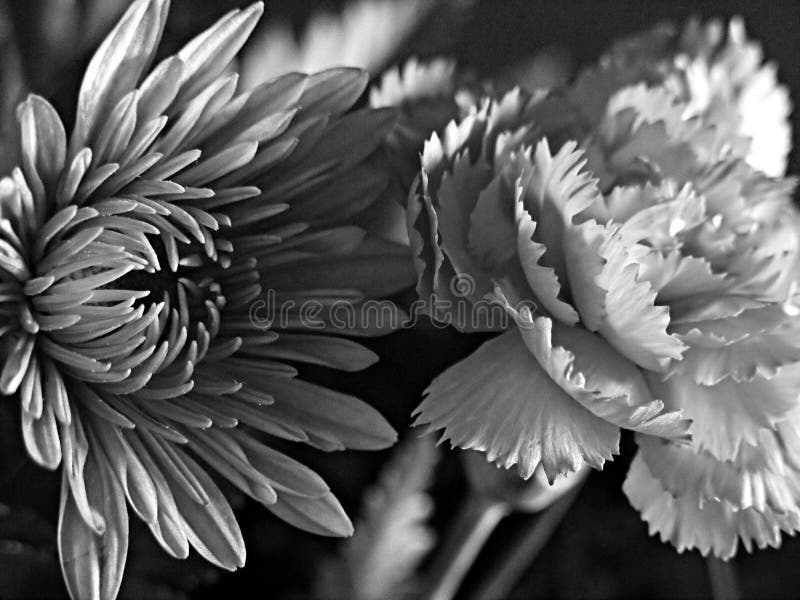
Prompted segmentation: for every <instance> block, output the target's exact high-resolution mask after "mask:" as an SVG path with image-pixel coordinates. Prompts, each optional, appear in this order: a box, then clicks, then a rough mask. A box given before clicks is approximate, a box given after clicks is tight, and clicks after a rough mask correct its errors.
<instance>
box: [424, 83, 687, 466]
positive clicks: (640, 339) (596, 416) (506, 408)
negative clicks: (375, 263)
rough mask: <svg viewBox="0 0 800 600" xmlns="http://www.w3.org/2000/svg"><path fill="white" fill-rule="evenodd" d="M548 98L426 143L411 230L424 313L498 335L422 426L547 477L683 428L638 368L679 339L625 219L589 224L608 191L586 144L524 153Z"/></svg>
mask: <svg viewBox="0 0 800 600" xmlns="http://www.w3.org/2000/svg"><path fill="white" fill-rule="evenodd" d="M547 104H548V102H547V101H546V99H545V98H544V96H542V95H539V96H534V97H529V96H527V95H525V94H522V93H520V92H519V91H515V92H512V93H510V94H508V95H507V96H506V97H505V98H503V100H501V101H500V102H492V101H490V102H485V103H484V104H483V105H482V106H481V108H479V109H476V110H475V111H474V112H473V113H472V114H471V115H469V116H468V117H467V118H465V119H464V120H462V121H461V122H460V123H455V122H453V123H452V124H451V125H449V126H448V127H447V128H446V130H445V132H444V135H443V138H442V139H439V137H438V136H434V137H432V138H431V139H430V140H429V141H428V143H427V144H426V146H425V151H424V153H423V157H422V173H421V177H420V179H419V182H418V185H417V187H416V189H415V191H414V193H412V195H411V196H410V198H409V205H408V223H409V236H410V238H411V241H412V248H413V250H414V253H415V257H416V266H417V273H418V284H417V292H418V294H419V295H420V297H421V298H425V299H427V298H430V299H431V304H430V312H431V313H432V315H433V316H434V318H439V319H444V318H448V317H449V318H451V320H452V322H453V324H455V325H456V326H457V327H460V328H461V329H464V330H471V329H484V330H486V329H488V330H500V331H504V333H502V334H501V335H499V336H498V337H496V338H494V339H492V340H490V341H489V342H487V343H486V344H484V345H483V346H482V347H481V348H479V349H478V350H477V351H476V352H475V353H474V354H473V355H472V356H470V357H468V358H467V359H465V360H464V361H462V362H461V363H460V364H458V365H456V366H455V367H453V368H451V369H450V370H449V371H447V372H445V373H444V374H442V375H441V376H440V377H439V378H437V379H436V380H435V381H434V382H433V383H432V384H431V386H430V388H429V389H428V392H427V394H428V395H427V398H426V399H425V401H424V402H423V403H422V404H421V405H420V407H419V409H418V412H419V419H418V423H428V424H430V426H431V427H432V428H436V429H438V428H444V430H445V437H448V438H450V439H451V440H452V442H453V443H454V444H456V445H459V446H461V447H464V448H474V449H478V450H483V451H486V453H487V455H488V457H489V459H490V460H492V461H495V462H498V463H499V464H502V465H504V466H506V467H509V466H511V465H513V464H517V465H518V467H519V470H520V473H521V474H522V475H523V476H524V477H529V476H530V475H531V474H532V473H533V471H534V470H535V468H536V467H537V466H538V464H539V463H540V462H541V464H542V467H543V468H544V471H545V473H546V475H547V476H548V478H549V479H550V480H551V481H553V480H554V479H555V478H556V477H557V476H559V475H566V474H570V473H572V472H574V471H575V470H577V469H578V468H580V467H581V466H582V465H583V464H584V463H585V464H589V465H591V466H594V467H596V468H601V467H602V466H603V463H604V462H605V461H606V460H609V459H611V457H612V456H613V455H614V454H616V453H617V452H618V448H619V435H620V428H627V429H632V430H635V431H640V432H643V433H647V434H650V435H655V436H661V437H664V438H667V439H675V440H686V439H687V437H688V428H689V422H688V421H687V420H685V419H683V418H682V417H681V413H680V411H666V410H665V409H664V405H663V403H662V402H661V401H660V400H659V399H657V398H656V397H654V396H653V394H652V393H651V392H650V390H649V388H648V386H647V383H646V381H645V378H644V376H643V374H642V373H641V372H640V370H639V368H637V365H639V366H644V367H647V368H653V369H662V368H664V367H665V366H666V365H667V364H668V363H669V361H670V360H672V359H674V358H680V356H681V352H682V351H683V348H684V345H683V344H682V343H681V342H680V341H679V340H678V339H677V338H676V337H675V336H673V335H671V334H669V333H668V332H667V331H666V327H667V324H668V322H669V313H668V309H667V308H665V307H661V306H656V305H655V303H654V299H655V293H654V292H653V290H652V289H651V287H650V285H649V284H648V283H647V282H642V281H639V280H638V279H637V276H636V268H635V266H634V265H633V263H632V261H633V260H635V258H634V257H635V253H634V248H631V247H629V246H628V245H627V244H626V243H625V240H624V239H623V237H622V236H621V235H620V233H619V226H618V225H617V224H615V223H611V222H609V223H598V222H597V221H596V220H595V219H594V218H591V214H592V213H593V212H597V211H598V210H599V209H600V208H602V206H603V198H602V195H601V194H600V193H599V191H598V189H597V185H596V182H595V180H593V179H592V178H591V177H589V175H588V174H586V173H585V172H583V171H582V166H583V162H584V159H583V158H582V155H581V153H580V151H578V150H577V149H576V145H575V144H574V143H568V144H565V145H564V146H563V147H562V148H561V150H559V151H558V152H556V153H555V154H553V153H552V152H551V149H550V147H549V145H548V142H547V141H546V140H541V141H539V142H538V143H536V144H535V146H530V145H529V144H531V143H535V142H536V140H537V139H538V138H540V137H541V133H540V130H539V129H538V128H537V127H536V126H535V125H534V123H535V121H536V117H537V114H538V113H539V111H540V110H545V109H546V105H547ZM487 299H488V300H491V301H493V302H496V303H499V304H500V305H502V306H503V307H504V309H505V312H500V311H498V310H496V309H494V307H493V306H492V305H491V304H490V303H489V302H487ZM507 317H510V318H507Z"/></svg>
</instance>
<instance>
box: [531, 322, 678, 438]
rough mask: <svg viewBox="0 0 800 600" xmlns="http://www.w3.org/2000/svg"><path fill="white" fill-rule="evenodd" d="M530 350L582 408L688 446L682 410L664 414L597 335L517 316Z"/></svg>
mask: <svg viewBox="0 0 800 600" xmlns="http://www.w3.org/2000/svg"><path fill="white" fill-rule="evenodd" d="M516 319H517V324H518V325H519V328H520V332H521V334H522V338H523V340H524V341H525V344H526V345H527V347H528V349H529V350H530V351H531V353H532V354H533V355H534V356H535V357H536V359H537V361H538V362H539V364H540V365H541V366H542V368H543V369H544V370H545V371H546V372H547V374H548V375H549V376H550V377H551V379H552V380H553V381H555V382H556V383H557V384H558V385H559V386H560V387H561V389H563V390H564V391H565V392H566V393H567V394H569V396H570V397H571V398H573V399H574V400H576V401H577V402H579V403H580V404H581V405H583V407H584V408H586V409H587V410H589V411H590V412H592V413H593V414H595V415H596V416H598V417H600V418H601V419H604V420H606V421H608V422H610V423H613V424H614V425H617V426H619V427H624V428H626V429H633V430H635V431H640V432H642V433H648V434H650V435H656V436H660V437H666V438H674V439H679V440H683V441H686V440H688V439H689V426H690V425H691V421H688V420H686V419H683V418H682V415H681V412H680V411H672V412H664V403H663V402H662V401H661V400H657V399H654V398H653V396H652V395H651V393H650V390H649V389H648V387H647V383H646V382H645V380H644V377H642V374H641V373H640V371H639V369H637V368H636V367H635V366H634V365H633V364H632V363H631V362H630V361H628V360H627V359H626V358H624V357H623V356H621V355H620V354H618V353H617V352H616V351H615V350H614V349H613V348H611V347H610V346H609V345H608V344H607V343H606V342H605V341H603V339H602V338H600V336H597V335H595V334H593V333H590V332H588V331H586V330H585V329H581V328H578V327H569V326H565V325H562V324H560V323H558V322H556V323H554V322H553V321H551V320H550V319H548V318H546V317H537V318H536V319H533V318H532V315H531V314H530V312H529V311H528V310H527V308H524V307H523V309H522V311H521V312H520V313H518V314H517V315H516Z"/></svg>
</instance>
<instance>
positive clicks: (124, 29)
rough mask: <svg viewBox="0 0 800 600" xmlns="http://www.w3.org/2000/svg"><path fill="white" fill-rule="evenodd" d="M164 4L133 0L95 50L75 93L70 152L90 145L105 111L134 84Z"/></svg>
mask: <svg viewBox="0 0 800 600" xmlns="http://www.w3.org/2000/svg"><path fill="white" fill-rule="evenodd" d="M168 8H169V2H168V1H167V0H137V1H136V2H135V3H134V4H132V5H131V6H130V8H128V10H127V11H126V12H125V14H124V15H123V16H122V18H121V19H120V21H119V22H118V23H117V25H116V27H114V29H113V30H112V31H111V33H109V34H108V36H107V37H106V39H105V40H104V41H103V43H102V44H101V45H100V47H99V48H98V49H97V51H96V52H95V54H94V56H93V57H92V60H91V61H90V62H89V66H88V67H86V73H85V74H84V76H83V82H82V84H81V89H80V92H79V95H78V113H77V116H76V118H75V129H74V131H73V134H72V138H71V139H70V156H75V155H76V154H77V152H78V150H79V149H81V148H83V147H84V146H88V145H90V143H91V142H92V141H93V137H94V135H96V132H97V128H98V127H99V126H100V125H101V124H102V123H103V122H104V121H105V119H106V118H107V116H108V112H109V111H110V110H111V109H112V108H113V107H114V106H116V104H117V103H118V102H119V101H120V100H121V99H122V97H123V96H124V95H125V94H127V93H128V92H130V91H131V90H132V89H133V88H134V87H136V84H137V83H138V81H139V78H140V77H141V75H142V73H143V72H144V70H145V68H146V67H147V66H148V65H149V64H150V61H151V60H152V58H153V54H154V53H155V49H156V46H157V45H158V42H159V40H160V39H161V33H162V31H163V29H164V22H165V21H166V13H167V10H168Z"/></svg>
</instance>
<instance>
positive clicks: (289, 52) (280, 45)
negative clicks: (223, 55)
mask: <svg viewBox="0 0 800 600" xmlns="http://www.w3.org/2000/svg"><path fill="white" fill-rule="evenodd" d="M435 6H436V2H434V1H432V0H359V1H357V2H352V3H351V4H347V5H345V7H344V10H343V11H342V13H341V14H339V15H334V14H330V13H327V12H316V13H313V14H312V15H311V18H310V20H309V22H308V23H307V25H306V27H305V30H304V31H303V33H302V36H301V37H300V38H299V39H298V38H297V37H296V35H295V33H294V30H293V29H292V27H291V26H290V25H288V24H286V23H274V24H270V25H269V26H268V27H265V28H264V30H263V31H261V32H258V33H257V34H256V35H255V36H253V39H252V40H251V42H250V43H249V44H248V47H247V48H246V49H245V52H244V53H243V56H242V65H241V74H242V85H243V87H244V88H245V89H249V88H251V87H253V86H255V85H258V84H259V83H263V82H265V81H269V80H270V79H272V78H273V77H276V76H278V75H281V74H283V73H287V72H289V71H295V70H296V71H303V72H313V71H320V70H323V69H327V68H330V67H336V66H341V65H345V66H349V67H360V68H362V69H365V70H366V71H369V72H370V73H372V74H373V75H374V74H376V73H378V72H379V71H380V70H381V69H382V68H384V67H385V66H386V64H387V63H388V62H389V61H390V60H391V59H392V56H393V55H394V53H395V52H396V51H397V49H398V48H399V47H400V46H401V44H402V43H403V42H404V41H405V40H406V39H407V38H408V37H409V35H411V33H412V32H413V31H414V29H415V28H416V27H417V25H418V24H419V23H421V22H422V21H423V20H424V19H425V17H426V15H427V14H428V13H430V12H431V11H432V10H433V9H434V8H435Z"/></svg>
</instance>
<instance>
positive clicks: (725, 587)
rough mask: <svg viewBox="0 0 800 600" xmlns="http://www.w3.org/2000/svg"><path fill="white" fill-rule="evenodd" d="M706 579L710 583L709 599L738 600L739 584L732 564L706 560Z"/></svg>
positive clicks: (710, 557)
mask: <svg viewBox="0 0 800 600" xmlns="http://www.w3.org/2000/svg"><path fill="white" fill-rule="evenodd" d="M706 566H707V567H708V579H709V581H710V583H711V597H712V598H714V600H740V599H741V597H742V595H741V594H740V593H739V584H738V582H737V580H736V570H735V569H734V567H733V564H731V563H730V562H725V561H723V560H720V559H719V558H715V557H713V556H709V557H708V558H706Z"/></svg>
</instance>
